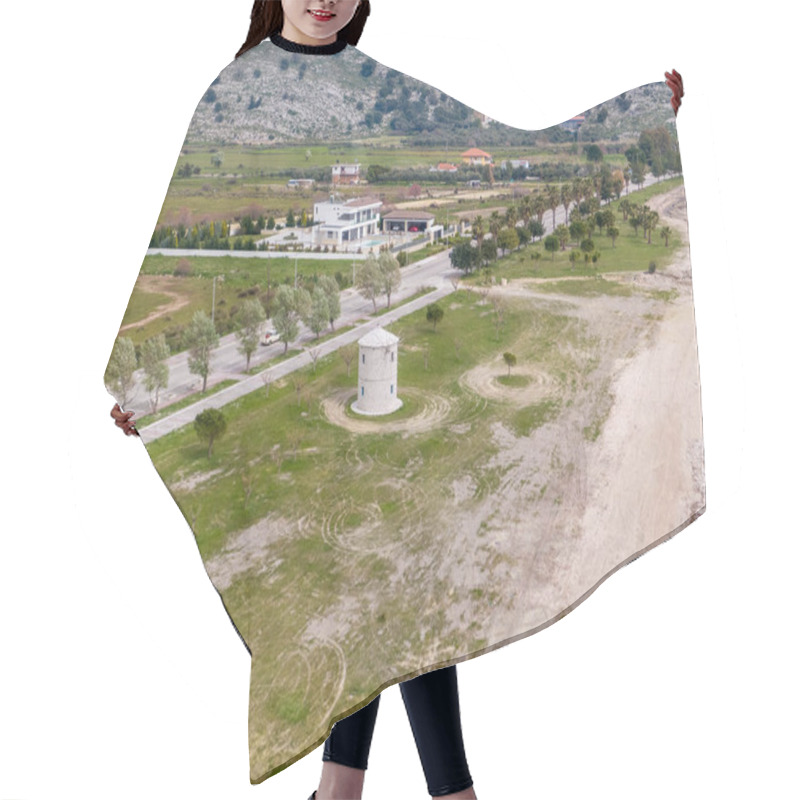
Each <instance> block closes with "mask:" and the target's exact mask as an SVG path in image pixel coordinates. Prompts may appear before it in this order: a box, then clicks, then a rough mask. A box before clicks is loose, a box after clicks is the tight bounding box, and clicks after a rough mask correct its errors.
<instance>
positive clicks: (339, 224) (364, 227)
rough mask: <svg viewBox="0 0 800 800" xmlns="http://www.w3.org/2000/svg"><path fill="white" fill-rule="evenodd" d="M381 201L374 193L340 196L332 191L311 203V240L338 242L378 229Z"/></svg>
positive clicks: (374, 231) (347, 240) (325, 242)
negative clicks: (372, 195) (368, 195)
mask: <svg viewBox="0 0 800 800" xmlns="http://www.w3.org/2000/svg"><path fill="white" fill-rule="evenodd" d="M382 205H383V202H382V201H381V200H379V199H378V198H377V197H354V198H352V199H350V200H342V199H341V198H339V197H337V196H336V195H331V196H330V199H328V200H322V201H319V202H316V203H314V223H315V224H314V229H313V237H312V238H313V243H314V244H322V245H324V244H327V245H332V244H335V245H342V244H347V243H348V242H357V241H358V240H359V239H365V238H367V237H369V236H374V235H375V234H376V233H379V230H380V221H381V217H380V214H379V212H378V209H379V208H380V207H381V206H382Z"/></svg>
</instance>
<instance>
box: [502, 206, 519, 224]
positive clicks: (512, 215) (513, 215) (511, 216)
mask: <svg viewBox="0 0 800 800" xmlns="http://www.w3.org/2000/svg"><path fill="white" fill-rule="evenodd" d="M518 219H519V215H518V213H517V207H516V206H513V205H511V206H509V207H508V208H507V209H506V219H505V222H506V226H507V227H509V228H515V227H516V225H517V220H518Z"/></svg>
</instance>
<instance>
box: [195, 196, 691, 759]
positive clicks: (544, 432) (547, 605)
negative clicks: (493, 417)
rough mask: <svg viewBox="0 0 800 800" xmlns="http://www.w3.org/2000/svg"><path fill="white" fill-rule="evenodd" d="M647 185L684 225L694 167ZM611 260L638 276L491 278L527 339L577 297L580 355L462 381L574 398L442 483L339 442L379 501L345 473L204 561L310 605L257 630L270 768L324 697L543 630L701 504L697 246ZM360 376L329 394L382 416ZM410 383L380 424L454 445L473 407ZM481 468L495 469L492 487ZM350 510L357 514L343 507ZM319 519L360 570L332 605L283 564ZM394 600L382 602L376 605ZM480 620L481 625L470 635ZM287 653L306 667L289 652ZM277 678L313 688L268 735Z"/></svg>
mask: <svg viewBox="0 0 800 800" xmlns="http://www.w3.org/2000/svg"><path fill="white" fill-rule="evenodd" d="M649 205H650V207H651V208H654V209H655V210H658V212H659V214H660V216H661V223H662V224H669V225H670V226H671V227H673V228H674V229H675V230H678V231H679V232H680V233H681V235H682V237H683V241H684V242H687V241H688V235H687V231H686V206H685V200H684V194H683V189H682V187H678V188H676V189H675V190H672V191H670V192H669V193H666V194H665V195H662V196H660V197H655V198H653V199H652V200H651V202H650V203H649ZM653 246H654V247H657V246H658V245H656V244H654V245H653ZM604 278H606V279H607V280H616V281H619V282H620V283H623V284H625V285H627V286H629V287H630V289H631V292H630V294H608V293H602V292H598V293H597V294H580V295H566V294H563V295H562V294H555V293H553V292H550V291H543V290H542V287H541V285H540V282H537V281H533V280H531V279H520V280H514V281H510V282H509V283H508V284H507V285H505V286H495V287H493V289H492V293H493V294H494V295H495V296H498V297H501V298H502V297H505V298H506V300H507V301H508V302H509V303H512V302H513V303H524V304H527V305H528V306H529V309H530V313H531V324H530V325H529V326H528V327H527V328H526V330H525V332H524V333H523V334H522V335H523V337H527V339H526V341H527V342H528V344H529V343H530V342H537V341H541V339H540V338H539V337H540V336H541V331H539V330H537V322H536V314H537V311H540V310H541V311H546V312H547V314H548V315H551V314H555V315H558V316H559V318H560V317H562V316H563V317H564V318H565V320H566V322H565V326H566V327H562V328H560V329H559V330H560V331H561V333H560V337H561V339H560V341H559V342H558V346H559V348H560V350H561V351H562V352H561V353H560V355H561V356H563V357H564V358H566V361H567V362H568V363H569V365H570V366H569V369H568V370H567V371H566V373H565V374H566V377H564V376H559V375H556V374H551V373H550V372H549V369H552V368H553V367H552V364H553V363H556V362H551V363H550V364H548V363H547V362H544V361H543V362H542V363H541V364H537V363H526V364H520V365H519V366H518V367H516V368H515V369H514V370H513V371H512V372H517V373H518V374H521V375H525V376H526V377H527V378H528V379H529V380H528V381H527V383H525V385H524V386H519V387H504V386H503V385H502V384H501V383H500V382H498V380H497V376H498V375H503V374H505V372H506V369H505V366H504V364H502V363H501V361H500V360H499V359H494V360H493V361H491V362H490V363H486V364H479V365H477V366H474V367H472V368H471V369H470V370H469V371H467V372H465V373H464V375H463V376H462V377H461V381H460V383H461V386H462V387H463V389H465V390H467V391H466V394H467V395H468V397H469V398H470V399H469V402H470V403H472V404H473V406H474V409H473V415H480V414H481V409H482V406H481V403H483V404H484V405H485V404H486V403H487V402H488V403H491V402H492V401H497V402H507V403H509V404H511V405H512V406H518V407H523V406H527V405H528V404H530V403H532V402H533V403H538V402H541V401H547V400H548V399H551V398H552V399H553V400H554V401H560V406H559V411H558V413H557V414H556V415H554V416H553V418H551V419H550V420H549V421H547V422H544V423H543V424H541V425H539V426H538V427H535V428H533V429H531V432H530V434H529V435H518V434H516V433H514V432H513V431H512V430H510V429H509V428H507V427H506V426H505V424H504V423H503V422H502V421H500V419H497V421H494V422H491V423H488V424H487V425H486V429H487V430H488V434H487V435H488V436H490V437H491V442H487V445H490V446H487V447H486V457H485V460H484V461H483V462H482V463H481V464H480V466H479V468H478V469H476V470H473V471H463V472H458V473H454V474H452V475H451V476H448V477H446V478H445V479H444V480H437V481H431V482H429V485H426V484H425V483H424V482H420V481H415V479H414V475H415V471H416V469H417V465H415V464H414V463H412V462H409V463H407V464H404V465H402V466H401V467H399V468H397V469H395V468H394V467H393V471H391V472H390V473H389V474H387V472H386V471H385V470H382V466H383V465H382V464H381V463H380V461H381V459H382V458H383V457H384V454H383V453H382V452H381V451H380V450H373V451H369V452H367V451H366V450H365V449H364V448H362V447H359V446H358V444H357V443H355V442H354V443H353V445H352V446H351V447H350V449H349V450H348V451H347V452H345V453H343V456H342V460H343V467H346V468H347V470H349V471H351V472H352V473H353V474H363V475H364V476H366V477H370V476H375V477H374V478H373V479H374V480H376V481H378V480H380V481H381V482H380V483H376V495H375V498H376V499H375V502H374V503H371V504H369V505H368V506H364V507H360V508H358V509H356V508H355V507H354V501H353V499H352V498H350V497H349V496H347V494H346V493H344V494H343V496H342V497H341V498H340V499H339V500H338V501H337V502H334V503H328V504H327V505H326V506H325V507H324V508H323V509H322V512H324V513H322V517H320V513H321V512H320V509H319V508H317V507H316V506H315V502H316V501H315V500H314V498H309V504H308V507H307V509H305V510H303V511H302V512H301V514H300V515H299V516H298V518H296V519H294V520H287V519H282V518H279V517H278V516H276V515H271V516H270V517H268V518H266V519H263V520H260V521H259V522H257V523H256V524H254V525H252V526H250V527H248V528H247V529H246V530H243V531H241V532H239V533H238V534H236V535H234V536H232V537H230V539H229V541H228V542H227V543H226V546H225V548H224V550H223V551H222V552H221V553H219V554H218V555H216V556H215V557H214V558H211V559H209V560H208V561H207V562H206V568H207V570H208V572H209V575H210V577H211V578H212V580H213V581H214V583H215V585H216V586H217V588H218V589H220V590H221V591H226V592H228V591H232V592H235V591H236V586H237V583H238V581H239V580H240V578H241V579H248V580H257V581H259V582H260V584H261V585H262V586H263V587H264V590H265V598H266V599H265V600H264V602H265V603H266V604H267V605H266V606H265V608H264V611H263V614H262V616H265V617H269V613H270V612H271V611H274V608H273V606H272V605H270V603H272V602H274V592H275V591H276V590H277V588H278V587H280V593H281V598H282V602H283V603H285V604H286V609H291V610H292V613H294V614H296V616H297V619H296V620H293V625H294V626H295V627H294V629H293V632H292V635H291V636H290V637H289V638H288V639H287V638H286V637H285V635H284V638H281V639H280V640H275V641H273V640H272V639H270V638H269V636H270V635H271V634H269V633H268V632H264V633H261V631H260V630H255V629H254V630H253V631H251V634H252V638H250V639H249V641H250V642H251V643H253V644H255V645H256V648H257V649H258V648H260V651H259V652H257V651H256V650H254V661H253V681H252V684H251V714H252V717H251V753H253V754H258V755H257V756H255V758H256V762H259V763H254V764H253V769H254V774H256V773H259V774H261V775H263V774H265V773H266V772H267V771H268V770H269V769H272V768H274V767H275V766H276V765H277V764H278V763H280V760H281V758H282V757H283V756H282V755H281V753H284V752H285V754H286V755H285V757H286V758H288V757H289V756H290V755H291V754H293V753H296V752H297V749H298V747H300V746H302V743H303V742H306V743H307V744H308V746H309V747H312V746H316V745H317V744H319V743H320V742H321V741H322V739H324V737H325V736H326V735H327V732H328V727H327V726H328V720H329V719H330V714H331V713H335V714H337V715H339V714H342V713H345V712H346V713H352V711H353V710H355V707H356V704H357V703H363V701H364V700H365V696H364V688H363V687H365V686H369V687H375V684H374V680H375V679H374V677H373V675H374V674H375V673H374V672H373V670H375V671H377V672H379V673H380V675H381V676H384V677H385V676H387V675H394V676H396V678H397V679H398V680H404V679H407V678H409V677H412V676H413V675H415V674H419V672H421V671H426V670H428V669H431V668H435V667H436V666H444V665H445V664H447V663H453V660H454V659H455V660H460V659H463V658H464V657H465V655H469V656H475V655H478V654H480V653H481V652H486V651H488V650H492V649H495V648H497V647H500V646H502V645H503V644H507V643H509V642H511V641H513V640H515V639H518V638H521V637H523V636H527V635H530V634H531V633H533V632H535V631H537V630H540V629H542V628H543V627H545V626H547V625H549V624H551V623H552V622H554V621H555V620H557V619H559V618H560V617H562V616H564V615H565V614H566V613H568V612H569V611H570V610H571V609H572V608H574V607H575V606H576V605H577V604H578V603H580V602H581V601H582V600H583V599H585V598H586V597H587V596H588V595H589V594H591V592H592V591H594V589H595V588H596V587H597V586H598V585H599V583H601V582H602V581H603V580H605V579H606V578H607V577H608V576H609V575H610V574H612V573H613V572H614V571H615V570H616V569H618V568H619V567H620V566H621V565H623V564H625V563H627V562H629V561H631V560H632V559H633V558H635V557H636V556H638V555H639V554H640V553H641V552H643V551H644V550H646V549H649V548H650V547H653V546H655V545H656V544H658V543H659V542H661V541H664V540H665V539H667V538H669V536H671V535H672V534H674V533H675V532H676V531H678V530H680V529H681V528H683V527H684V526H685V525H686V524H688V522H690V521H691V520H692V519H694V518H696V517H697V516H698V515H699V514H701V513H702V512H703V511H704V509H705V478H704V463H703V442H702V418H701V413H700V383H699V374H698V359H697V347H696V338H695V325H694V308H693V298H692V289H691V265H690V260H689V251H688V246H684V247H682V248H681V249H680V250H679V251H678V252H677V253H676V255H675V258H674V259H673V261H672V263H671V264H670V265H669V266H668V267H667V268H665V269H663V270H660V271H658V272H657V273H656V274H654V275H649V274H646V273H644V272H640V273H632V272H627V273H620V274H617V275H613V274H612V275H610V274H608V273H605V274H604ZM654 290H658V292H655V291H654ZM488 309H489V304H488V303H487V313H490V312H489V311H488ZM520 344H521V345H522V342H521V343H520ZM512 349H513V346H512ZM519 352H526V349H525V347H523V346H521V347H520V350H519ZM565 363H566V362H565ZM352 394H353V392H352V390H347V391H342V392H340V393H338V394H335V395H334V396H332V397H331V398H329V399H328V400H326V401H325V404H324V406H323V409H324V413H325V415H326V417H327V418H328V420H329V421H330V422H333V423H334V424H336V425H340V426H342V427H344V428H346V429H348V430H350V431H352V432H354V433H356V434H369V433H371V432H373V430H374V428H375V426H376V425H377V424H378V423H376V422H375V421H373V420H369V419H363V420H361V419H354V418H353V417H352V416H351V415H349V414H346V413H345V404H346V402H348V401H349V400H350V399H351V398H352ZM400 396H401V397H402V387H401V391H400ZM413 401H414V403H415V404H416V406H417V407H418V408H419V411H418V412H417V413H415V414H413V415H411V416H409V417H408V418H406V419H397V420H395V421H391V422H390V423H389V421H388V420H387V423H389V424H390V425H391V426H392V427H391V429H388V428H387V427H386V424H387V423H383V424H382V425H381V427H380V430H382V431H387V430H392V431H394V432H399V433H402V434H403V435H404V436H414V435H415V433H421V434H423V435H424V432H426V431H430V430H432V429H440V428H441V429H443V431H445V432H450V433H454V434H456V436H455V437H452V438H446V439H445V441H447V442H448V443H452V444H453V446H457V443H458V439H457V435H458V434H459V433H463V434H465V435H466V434H467V433H468V432H469V429H470V426H471V424H473V423H472V422H471V421H470V420H473V421H474V420H475V419H477V418H478V417H477V416H473V417H469V416H468V415H467V416H463V415H462V416H458V415H457V411H458V409H457V408H456V404H455V403H452V404H451V403H450V401H449V400H448V399H446V398H444V397H438V396H434V397H432V396H422V395H420V394H419V393H418V394H417V395H416V396H414V397H413ZM358 438H360V437H358ZM378 475H381V476H382V477H380V478H378V477H377V476H378ZM487 476H489V477H490V478H491V480H492V482H491V483H490V484H489V483H487V480H488V479H487ZM481 481H483V482H484V483H485V484H486V485H490V486H491V488H490V489H485V488H484V490H480V488H479V486H478V484H479V483H480V482H481ZM386 498H394V499H396V500H398V501H400V502H402V503H403V504H404V507H407V508H409V509H410V511H409V513H408V514H407V515H406V516H405V517H404V518H403V524H402V525H401V526H399V528H397V527H393V526H391V525H386V524H385V523H384V521H383V515H382V511H381V506H380V502H378V501H379V500H381V499H386ZM406 504H407V505H406ZM354 511H358V512H359V514H358V517H359V519H360V520H361V521H360V523H359V524H357V525H353V524H350V523H348V519H349V518H350V517H351V516H352V514H353V512H354ZM318 528H319V530H318ZM318 535H321V536H322V538H323V539H324V542H325V544H326V545H329V546H330V548H329V551H328V553H329V555H326V558H329V559H330V562H329V563H330V569H331V570H338V571H340V572H341V573H342V574H345V575H348V576H349V578H348V580H349V581H350V582H351V583H352V585H350V584H347V585H344V584H343V585H342V586H341V590H337V591H338V592H339V593H338V594H337V595H336V596H335V597H334V598H330V597H326V599H325V600H326V601H325V603H324V613H323V612H322V611H316V610H314V605H313V602H312V600H313V598H311V599H309V595H308V592H309V590H308V588H303V586H301V584H299V583H297V581H301V580H302V574H301V573H297V574H295V573H292V572H288V573H286V574H287V575H289V576H291V579H290V580H289V579H288V578H287V580H286V581H284V582H283V583H281V582H280V581H281V574H282V569H281V560H282V557H283V551H282V549H281V548H282V547H284V546H288V544H289V543H290V542H292V541H294V540H309V541H313V539H314V537H315V536H318ZM376 557H377V558H385V559H386V560H387V563H390V564H391V569H390V570H387V571H386V573H385V574H384V573H383V572H381V574H380V577H378V578H373V577H370V573H369V572H368V570H367V567H368V565H370V564H374V563H375V558H376ZM315 602H316V601H315ZM381 609H383V610H385V611H386V610H388V611H387V613H386V614H385V615H384V614H380V615H379V614H378V612H379V611H380V610H381ZM286 613H289V612H288V611H286ZM306 615H308V616H306ZM262 636H263V637H264V638H263V639H261V638H259V637H262ZM468 639H469V640H470V641H472V642H474V643H475V644H474V645H473V646H472V647H471V649H470V650H465V647H467V644H465V642H466V641H467V640H468ZM281 648H285V652H278V651H280V650H281ZM274 659H280V663H285V664H291V665H292V668H291V669H287V670H286V671H281V670H278V671H277V672H276V671H275V669H276V666H275V665H276V664H277V663H278V661H274ZM346 683H347V684H348V686H349V688H347V689H345V685H346ZM350 683H352V684H353V685H355V686H357V687H359V688H358V689H353V686H350V685H349V684H350ZM323 684H324V686H323V689H324V691H320V686H322V685H323ZM367 691H372V689H368V690H367ZM270 693H272V695H273V696H282V695H284V694H289V695H292V696H294V695H297V696H299V697H301V698H302V702H303V703H307V704H308V706H309V707H310V708H313V712H312V713H310V716H309V718H308V720H307V721H306V722H305V723H303V725H304V727H303V728H302V730H299V729H298V731H297V738H296V739H286V740H285V741H283V740H281V741H280V742H277V741H276V740H274V739H270V736H273V735H274V736H275V737H277V738H281V737H283V736H285V731H284V730H283V729H282V728H281V726H280V725H273V722H274V720H272V719H271V718H270V717H269V715H268V714H264V712H263V711H259V709H263V708H265V703H266V701H267V699H268V695H269V694H270ZM273 729H274V731H273ZM270 731H273V733H270ZM265 737H266V738H265ZM278 744H280V746H277V745H278ZM262 758H263V759H264V761H263V763H260V759H262Z"/></svg>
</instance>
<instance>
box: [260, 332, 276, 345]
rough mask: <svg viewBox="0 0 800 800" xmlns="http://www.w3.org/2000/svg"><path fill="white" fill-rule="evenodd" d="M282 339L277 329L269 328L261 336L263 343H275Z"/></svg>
mask: <svg viewBox="0 0 800 800" xmlns="http://www.w3.org/2000/svg"><path fill="white" fill-rule="evenodd" d="M280 340H281V335H280V334H279V333H278V332H277V331H273V330H269V331H267V332H266V333H265V334H264V335H263V336H262V337H261V344H263V345H268V344H275V342H279V341H280Z"/></svg>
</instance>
